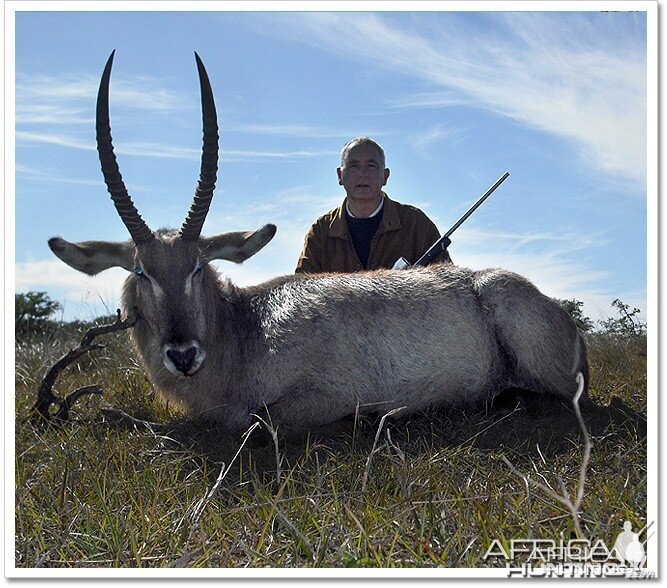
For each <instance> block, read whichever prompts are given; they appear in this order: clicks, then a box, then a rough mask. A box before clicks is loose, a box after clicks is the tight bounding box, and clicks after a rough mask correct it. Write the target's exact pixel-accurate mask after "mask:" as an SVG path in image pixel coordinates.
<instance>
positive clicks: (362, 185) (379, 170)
mask: <svg viewBox="0 0 667 588" xmlns="http://www.w3.org/2000/svg"><path fill="white" fill-rule="evenodd" d="M336 171H337V173H338V180H339V182H340V184H341V185H342V186H343V187H344V188H345V192H346V193H347V196H348V198H350V199H353V200H357V201H359V202H360V201H367V202H377V203H378V204H379V203H380V199H381V198H382V187H383V186H384V185H385V184H386V183H387V178H389V170H388V169H385V168H384V167H383V165H382V160H381V159H380V154H379V153H378V150H377V149H376V148H375V147H374V146H373V145H368V144H363V143H362V144H361V145H356V146H354V147H353V148H352V149H350V150H349V151H348V152H347V157H346V158H345V161H344V162H343V165H342V166H341V167H339V168H338V169H337V170H336Z"/></svg>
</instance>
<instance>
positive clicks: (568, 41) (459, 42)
mask: <svg viewBox="0 0 667 588" xmlns="http://www.w3.org/2000/svg"><path fill="white" fill-rule="evenodd" d="M484 14H485V15H487V18H486V20H485V22H487V23H491V28H490V29H489V30H485V31H481V30H474V29H471V28H470V27H468V26H464V25H463V24H462V23H461V22H460V21H458V20H457V17H456V16H451V17H449V18H447V19H446V18H445V17H443V18H440V19H438V21H437V26H436V24H435V23H433V22H429V21H428V17H426V16H424V17H421V18H420V17H415V18H412V19H405V20H404V21H401V22H400V24H398V21H397V19H395V18H394V19H390V18H388V17H386V16H382V15H378V14H373V13H355V14H354V18H351V17H350V15H349V14H347V13H322V12H319V13H316V12H312V13H306V14H299V15H293V14H290V15H289V17H286V18H285V19H284V23H282V24H281V25H280V26H277V24H276V23H275V22H273V21H272V30H271V31H268V30H265V33H266V34H270V35H278V34H283V35H290V38H291V39H294V40H298V41H301V42H305V43H308V44H311V45H315V46H317V47H320V48H324V49H326V50H328V51H331V52H334V53H336V54H339V55H342V56H344V57H346V58H351V59H354V61H355V63H356V64H359V63H361V62H364V61H365V62H372V63H376V64H378V65H379V66H380V67H383V68H386V69H391V70H392V71H394V72H402V73H404V74H407V75H410V76H413V77H416V78H419V79H422V80H423V81H424V82H426V83H428V84H430V85H431V86H433V87H435V88H436V90H435V91H434V92H431V93H427V94H417V95H416V96H415V97H413V98H410V97H408V98H404V99H403V100H400V99H399V100H397V99H396V98H393V99H392V100H393V103H394V104H398V103H403V104H422V105H423V104H426V103H429V102H430V104H431V105H434V106H436V105H437V106H442V105H454V104H457V103H459V102H465V103H468V104H474V105H476V106H478V107H480V108H485V109H488V110H491V111H493V112H496V113H498V114H500V115H502V116H506V117H509V118H512V119H514V120H517V121H519V122H520V123H522V124H525V125H527V126H530V127H533V128H537V129H539V130H541V131H545V132H548V133H552V134H555V135H558V136H560V137H564V138H566V139H569V140H572V141H573V142H574V144H575V145H576V146H577V148H578V150H579V154H580V156H581V157H582V159H583V160H584V161H585V162H586V164H587V165H590V166H594V167H595V168H596V169H598V170H599V171H602V172H604V173H610V174H616V175H618V176H620V177H622V178H628V179H631V180H633V181H635V182H641V183H643V182H644V181H645V168H646V164H645V161H646V114H645V113H646V66H645V55H644V51H645V50H644V48H643V45H642V43H641V40H638V39H634V40H633V39H628V38H627V36H623V35H622V34H621V35H619V34H618V31H616V30H610V29H609V27H610V26H611V25H609V23H606V24H599V25H598V27H597V28H594V27H593V26H592V25H591V24H590V20H589V19H587V18H586V17H585V16H582V15H579V14H577V13H563V14H560V13H535V12H532V13H530V12H524V13H517V12H512V13H504V14H503V13H500V14H493V13H484ZM604 22H605V21H600V23H604ZM410 25H412V26H410ZM603 26H606V28H603ZM295 28H298V31H299V34H298V35H293V34H292V33H293V31H294V29H295Z"/></svg>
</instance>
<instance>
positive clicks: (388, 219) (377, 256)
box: [296, 137, 451, 273]
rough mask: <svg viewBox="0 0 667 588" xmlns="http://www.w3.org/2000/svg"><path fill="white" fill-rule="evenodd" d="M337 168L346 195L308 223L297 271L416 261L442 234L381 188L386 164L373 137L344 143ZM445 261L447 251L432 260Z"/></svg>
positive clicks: (418, 212) (419, 213)
mask: <svg viewBox="0 0 667 588" xmlns="http://www.w3.org/2000/svg"><path fill="white" fill-rule="evenodd" d="M336 171H337V173H338V183H339V184H340V185H341V186H343V188H345V193H346V197H345V200H344V201H343V203H342V204H341V205H340V206H339V207H338V208H335V209H334V210H331V211H329V212H327V213H326V214H325V215H324V216H321V217H320V218H319V219H317V221H316V222H315V224H313V226H312V227H310V229H309V230H308V233H307V234H306V238H305V243H304V247H303V251H302V252H301V256H300V257H299V261H298V262H297V267H296V273H320V272H356V271H362V270H372V269H378V268H391V267H393V265H394V263H396V261H397V260H398V259H399V258H400V257H404V258H405V259H406V260H407V261H408V262H410V263H414V262H415V261H417V260H418V259H419V258H420V257H421V256H422V255H423V254H424V253H425V252H426V251H427V249H428V248H429V247H430V246H431V245H433V243H435V242H436V241H437V240H438V239H439V238H440V233H439V231H438V229H437V227H436V226H435V225H434V224H433V222H432V221H431V220H430V219H429V218H428V217H427V216H426V215H425V214H424V213H423V212H422V211H421V210H419V209H418V208H416V207H414V206H410V205H407V204H401V203H399V202H396V201H395V200H391V199H390V198H389V197H388V196H387V194H385V192H384V191H383V190H382V188H383V187H384V186H385V185H386V183H387V180H388V179H389V169H388V168H386V167H385V157H384V151H383V149H382V147H380V145H378V144H377V143H376V142H375V141H373V140H372V139H369V138H368V137H357V138H356V139H353V140H352V141H350V142H349V143H347V144H346V145H345V147H343V150H342V152H341V164H340V167H339V168H338V169H337V170H336ZM445 261H446V262H451V259H450V257H449V253H447V252H446V251H444V252H441V253H440V254H438V255H437V256H436V257H435V258H434V259H433V261H432V263H437V262H445Z"/></svg>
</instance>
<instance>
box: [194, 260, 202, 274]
mask: <svg viewBox="0 0 667 588" xmlns="http://www.w3.org/2000/svg"><path fill="white" fill-rule="evenodd" d="M202 269H204V262H203V261H200V262H199V263H198V264H197V266H196V267H195V271H196V272H198V271H201V270H202Z"/></svg>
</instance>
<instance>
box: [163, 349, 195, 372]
mask: <svg viewBox="0 0 667 588" xmlns="http://www.w3.org/2000/svg"><path fill="white" fill-rule="evenodd" d="M196 356H197V348H196V347H189V348H188V349H186V350H185V351H178V350H177V349H169V350H168V351H167V357H168V358H169V359H171V361H172V362H173V364H174V365H175V366H176V369H177V370H178V371H179V372H183V375H184V376H187V375H188V372H189V371H190V370H191V369H192V364H194V362H195V357H196Z"/></svg>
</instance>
